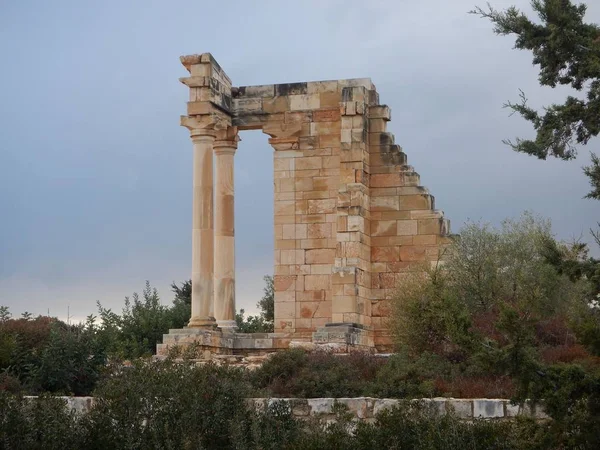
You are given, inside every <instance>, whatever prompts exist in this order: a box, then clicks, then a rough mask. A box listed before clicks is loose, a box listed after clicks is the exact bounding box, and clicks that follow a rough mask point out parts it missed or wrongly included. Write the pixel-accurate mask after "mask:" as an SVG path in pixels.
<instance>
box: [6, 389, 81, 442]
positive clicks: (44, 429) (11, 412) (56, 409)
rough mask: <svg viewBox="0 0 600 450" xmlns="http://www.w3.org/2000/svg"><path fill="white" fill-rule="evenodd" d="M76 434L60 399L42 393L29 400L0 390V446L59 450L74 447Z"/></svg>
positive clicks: (75, 422) (63, 402) (72, 422)
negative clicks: (40, 395)
mask: <svg viewBox="0 0 600 450" xmlns="http://www.w3.org/2000/svg"><path fill="white" fill-rule="evenodd" d="M80 437H81V434H80V430H79V429H78V427H77V418H76V417H75V415H74V414H73V413H71V412H69V411H68V410H67V409H66V408H65V401H64V400H61V399H59V398H55V397H50V396H47V395H46V396H42V397H40V398H39V399H38V400H35V401H32V400H28V399H26V398H23V397H22V396H19V395H17V396H15V395H12V394H8V393H6V392H1V391H0V447H2V448H5V449H40V450H42V449H44V450H46V449H49V450H51V449H56V450H63V449H67V448H68V449H71V448H77V445H78V443H79V439H80Z"/></svg>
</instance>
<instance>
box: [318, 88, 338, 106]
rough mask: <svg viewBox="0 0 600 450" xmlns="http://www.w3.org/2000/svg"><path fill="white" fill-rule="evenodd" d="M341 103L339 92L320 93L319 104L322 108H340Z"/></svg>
mask: <svg viewBox="0 0 600 450" xmlns="http://www.w3.org/2000/svg"><path fill="white" fill-rule="evenodd" d="M340 101H341V95H340V93H339V92H333V91H331V92H321V93H319V104H320V106H321V108H329V107H338V108H339V104H340Z"/></svg>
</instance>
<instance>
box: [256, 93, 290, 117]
mask: <svg viewBox="0 0 600 450" xmlns="http://www.w3.org/2000/svg"><path fill="white" fill-rule="evenodd" d="M289 109H290V99H289V97H273V98H263V102H262V110H263V112H265V113H269V114H274V113H283V112H286V111H289Z"/></svg>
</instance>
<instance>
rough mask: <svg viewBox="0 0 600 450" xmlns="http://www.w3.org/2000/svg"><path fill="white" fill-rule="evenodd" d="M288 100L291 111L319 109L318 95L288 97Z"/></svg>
mask: <svg viewBox="0 0 600 450" xmlns="http://www.w3.org/2000/svg"><path fill="white" fill-rule="evenodd" d="M289 98H290V110H291V111H298V110H307V109H310V110H312V109H319V108H320V106H321V98H320V95H319V94H302V95H290V96H289Z"/></svg>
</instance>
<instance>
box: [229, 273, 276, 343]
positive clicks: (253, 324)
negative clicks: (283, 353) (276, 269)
mask: <svg viewBox="0 0 600 450" xmlns="http://www.w3.org/2000/svg"><path fill="white" fill-rule="evenodd" d="M263 279H264V280H265V287H264V289H263V292H264V294H263V297H262V298H261V299H260V300H259V301H258V303H257V304H256V307H257V308H258V309H259V311H260V312H259V314H258V315H257V316H248V317H245V315H244V314H245V311H244V310H243V309H240V312H239V313H236V315H235V321H236V324H237V328H238V332H240V333H272V332H273V330H274V323H275V321H274V319H275V286H274V282H273V277H272V276H270V275H265V276H264V277H263Z"/></svg>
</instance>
